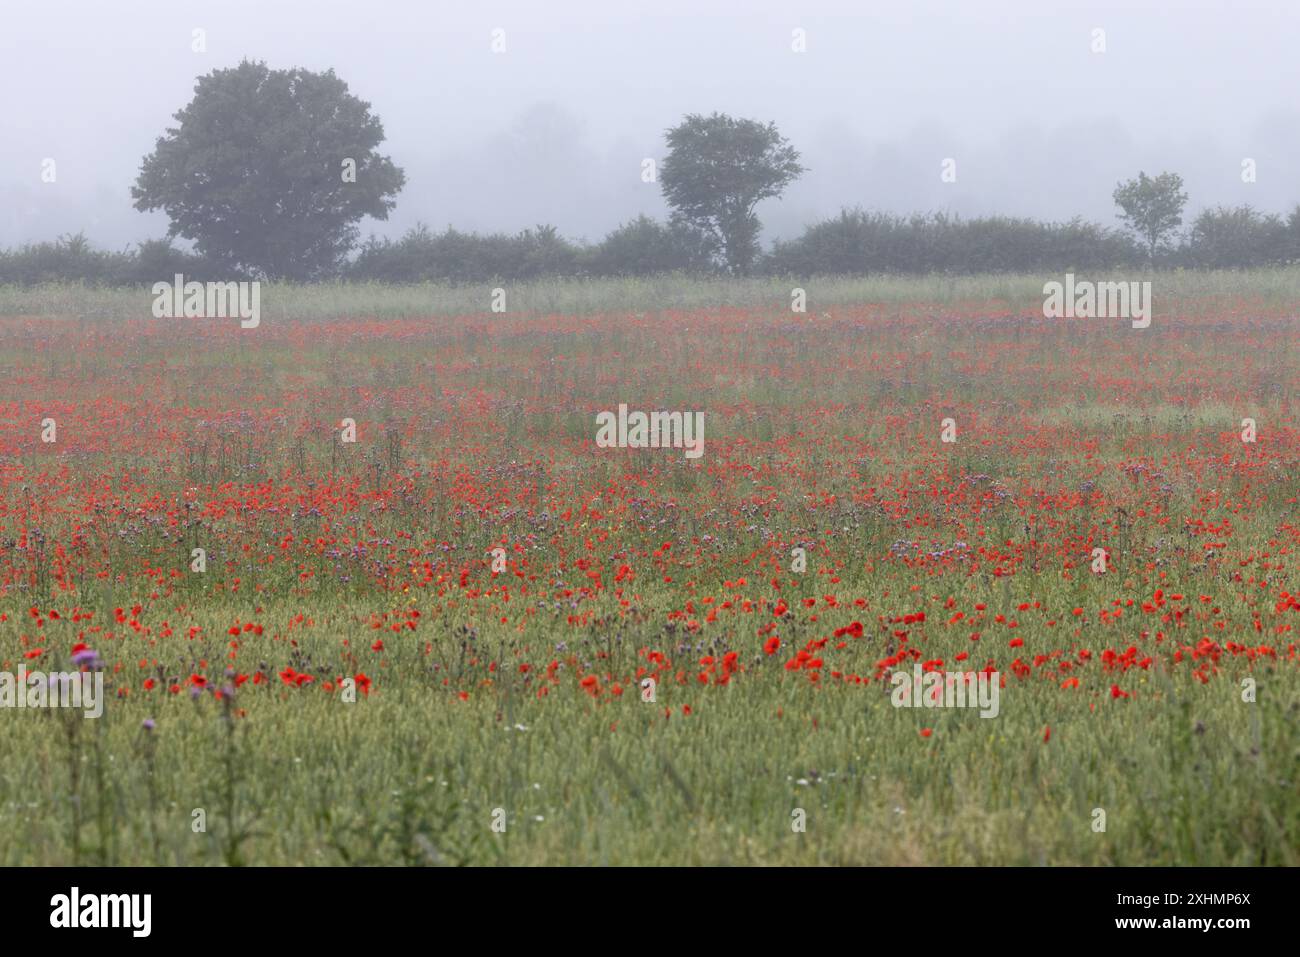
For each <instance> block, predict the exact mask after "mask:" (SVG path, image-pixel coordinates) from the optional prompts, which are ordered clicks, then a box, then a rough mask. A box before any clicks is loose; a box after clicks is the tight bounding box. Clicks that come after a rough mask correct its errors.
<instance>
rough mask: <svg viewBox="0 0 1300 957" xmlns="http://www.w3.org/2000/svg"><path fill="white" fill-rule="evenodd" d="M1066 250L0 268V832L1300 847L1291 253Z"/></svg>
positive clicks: (666, 848)
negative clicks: (728, 260) (173, 269)
mask: <svg viewBox="0 0 1300 957" xmlns="http://www.w3.org/2000/svg"><path fill="white" fill-rule="evenodd" d="M1059 278H1060V277H1057V276H981V277H967V278H958V277H930V278H923V279H894V278H879V279H808V280H804V281H791V282H780V281H777V280H772V279H761V280H733V281H722V280H715V281H703V280H686V279H680V278H672V277H668V278H663V279H653V280H628V281H599V282H597V281H592V282H539V283H534V284H527V285H522V286H511V287H508V288H507V289H506V297H507V298H506V303H507V310H506V312H504V313H500V314H497V313H492V312H491V311H489V303H490V301H491V290H490V289H489V288H488V287H486V286H484V287H468V286H467V287H438V286H410V287H384V286H372V285H355V286H348V285H337V286H329V285H326V286H278V285H268V286H265V287H264V288H263V290H262V295H261V301H262V304H263V315H262V319H261V324H260V326H259V327H258V328H256V329H241V328H240V325H239V322H238V320H222V319H203V320H184V319H155V318H153V317H152V316H151V314H150V309H149V304H150V296H149V293H148V290H147V289H141V290H112V289H95V288H90V287H81V286H43V287H34V288H19V287H0V671H8V672H15V671H16V670H17V669H18V668H19V667H20V666H21V667H26V668H28V669H39V670H42V671H45V672H54V671H60V670H75V669H77V668H84V669H100V670H102V673H103V675H104V678H105V688H106V693H107V695H108V701H107V703H106V705H105V708H104V714H103V716H102V717H100V718H98V719H92V720H87V719H84V718H83V717H82V716H81V714H80V713H79V712H70V711H62V710H39V709H12V708H0V722H2V723H3V725H2V727H0V757H2V758H3V760H0V864H4V865H27V864H74V863H78V864H158V865H175V864H184V865H223V864H224V865H258V864H293V865H326V864H330V865H342V864H409V865H467V864H468V865H497V864H509V865H537V864H615V865H624V864H651V865H681V864H763V865H766V864H880V865H921V864H982V865H985V864H1032V865H1042V864H1087V865H1109V864H1118V865H1156V864H1203V865H1256V864H1265V865H1294V864H1297V863H1300V656H1298V654H1297V640H1298V639H1297V631H1296V628H1297V625H1300V574H1298V571H1300V421H1298V420H1297V406H1296V400H1297V394H1296V389H1297V383H1300V318H1297V317H1300V269H1296V268H1288V269H1277V270H1268V271H1260V272H1244V273H1160V274H1156V275H1154V276H1152V277H1149V278H1151V279H1152V280H1153V282H1154V284H1155V285H1154V294H1155V314H1154V318H1153V321H1152V323H1151V326H1150V327H1149V328H1146V329H1133V328H1131V326H1130V324H1129V323H1128V321H1127V320H1111V319H1107V320H1101V319H1069V320H1049V319H1045V318H1043V316H1042V285H1043V283H1044V282H1045V281H1047V280H1049V279H1059ZM794 286H799V287H801V288H803V289H804V290H805V291H806V293H807V300H808V307H807V312H806V313H795V312H792V311H791V306H790V303H791V290H792V288H793V287H794ZM621 403H624V404H627V405H628V406H629V407H631V408H634V409H647V410H679V411H685V410H698V411H700V412H702V414H703V419H704V423H705V446H704V452H703V454H702V456H701V457H700V458H698V459H690V458H688V457H686V456H685V455H684V454H683V452H682V450H680V449H671V448H669V449H609V448H599V447H597V445H596V442H595V437H596V425H595V423H596V416H597V415H598V413H600V412H602V411H608V410H613V409H617V408H618V406H619V405H620V404H621ZM1246 419H1250V420H1252V422H1253V425H1254V429H1253V434H1251V435H1250V436H1249V438H1250V439H1253V441H1246V440H1244V439H1243V433H1244V432H1245V426H1244V423H1243V420H1246ZM344 420H351V421H352V422H354V423H355V441H345V439H347V438H350V437H351V436H350V434H349V433H348V432H347V431H346V430H345V428H344V425H343V423H344ZM50 422H52V423H53V424H54V431H53V433H51V431H50V428H49V423H50ZM947 423H951V424H950V425H948V424H947ZM945 431H946V432H947V436H948V437H950V438H954V439H955V441H944V437H945ZM51 437H52V440H50V439H51ZM494 549H501V550H502V551H497V552H494ZM1098 549H1100V550H1101V552H1102V559H1101V564H1100V566H1099V564H1098V558H1097V554H1098V553H1097V550H1098ZM196 550H201V551H196ZM196 556H201V560H198V559H196ZM502 557H503V558H504V561H502ZM74 656H75V658H74ZM917 665H920V666H921V668H922V669H923V670H924V671H925V672H926V673H947V674H951V673H955V672H978V673H981V674H986V675H993V676H994V677H995V680H996V681H997V683H998V687H999V690H1000V708H999V711H998V714H997V716H996V717H992V718H981V717H980V715H979V713H978V712H976V711H974V710H971V709H965V710H962V709H946V708H898V707H895V706H894V704H893V701H892V696H891V691H892V682H891V676H892V675H893V674H894V673H895V672H905V673H908V674H911V673H912V671H913V668H914V667H915V666H917ZM647 677H651V678H653V679H654V680H655V686H654V701H653V702H650V701H645V700H642V691H641V686H642V683H643V682H644V680H645V679H646V678H647Z"/></svg>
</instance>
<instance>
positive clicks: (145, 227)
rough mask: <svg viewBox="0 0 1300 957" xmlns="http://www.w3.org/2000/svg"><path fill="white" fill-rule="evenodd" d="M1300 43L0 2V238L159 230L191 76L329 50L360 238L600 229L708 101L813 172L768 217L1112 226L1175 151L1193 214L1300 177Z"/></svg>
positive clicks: (796, 13) (1164, 6) (855, 25)
mask: <svg viewBox="0 0 1300 957" xmlns="http://www.w3.org/2000/svg"><path fill="white" fill-rule="evenodd" d="M128 7H129V12H130V15H129V16H127V15H125V14H124V13H123V11H124V10H125V9H127V8H128ZM1049 8H1050V12H1049ZM920 24H924V28H923V29H918V25H920ZM195 29H201V30H203V31H205V40H206V52H202V53H198V52H194V51H193V50H192V49H191V47H192V44H193V31H194V30H195ZM494 29H501V30H504V31H505V34H504V36H505V47H506V48H505V51H504V52H502V53H494V52H493V51H492V49H491V43H492V31H493V30H494ZM797 29H798V30H803V31H805V36H806V51H805V52H803V53H796V52H794V51H793V50H792V37H793V36H794V33H793V31H795V30H797ZM1096 29H1101V30H1104V31H1105V46H1106V49H1105V52H1104V53H1096V52H1093V49H1092V48H1093V46H1094V43H1095V40H1094V30H1096ZM1298 39H1300V5H1298V4H1296V3H1294V2H1290V0H1232V2H1206V0H1182V2H1142V0H1126V2H1089V3H1083V2H1056V3H1050V4H1044V3H1043V2H1041V0H998V2H983V3H971V2H964V0H924V2H915V3H913V2H908V3H903V2H896V0H895V2H880V0H871V2H862V0H845V2H823V3H815V2H806V3H797V2H770V0H762V2H752V3H744V4H739V3H701V2H699V0H695V2H675V0H666V2H656V3H653V4H651V3H628V4H618V5H611V4H606V3H598V2H586V3H565V4H562V5H560V4H539V3H490V4H473V5H470V4H464V5H462V4H452V3H443V2H429V3H423V2H418V3H417V2H411V0H371V2H367V3H353V2H344V0H321V2H317V3H313V4H311V5H310V7H309V8H308V7H306V6H303V5H293V6H290V5H288V4H271V3H267V2H254V0H222V2H176V0H135V2H132V3H130V4H117V3H100V4H88V3H74V2H67V0H43V2H41V3H36V4H20V3H18V2H16V0H0V49H2V50H3V55H0V88H3V90H4V91H5V103H4V120H3V122H4V129H3V135H2V136H0V245H3V246H8V245H13V244H19V243H23V242H29V241H40V240H48V239H53V238H54V237H56V236H57V235H59V234H62V233H69V232H76V231H79V230H84V231H85V232H86V234H87V236H88V237H89V238H90V239H91V240H92V241H93V242H94V243H96V244H98V245H101V246H106V247H109V248H120V247H122V246H124V245H126V244H128V243H133V242H136V241H140V240H144V239H147V238H150V237H157V236H161V235H163V234H164V233H165V231H166V228H167V220H166V218H165V216H164V215H163V214H162V213H154V214H147V215H146V214H141V213H139V212H136V211H135V210H134V209H132V207H131V201H130V197H129V193H128V190H129V187H130V185H131V183H132V181H133V180H134V178H135V176H136V174H137V172H138V170H139V165H140V161H141V158H142V157H143V156H144V155H145V154H146V153H148V152H149V151H151V150H152V149H153V146H154V141H155V139H156V138H157V137H158V136H159V135H160V134H161V133H162V131H163V129H164V128H165V127H166V126H167V125H168V124H169V123H170V122H171V115H172V114H173V113H174V112H175V111H177V110H179V109H180V108H181V107H183V106H184V105H185V104H186V103H187V102H188V101H189V99H190V97H191V95H192V93H193V85H194V80H195V78H196V77H197V76H198V75H200V74H203V73H207V72H208V71H210V70H213V69H215V68H220V67H227V66H233V65H235V64H237V63H238V62H239V61H240V60H241V59H243V58H251V59H260V60H265V61H266V62H267V63H268V64H269V65H270V66H271V67H273V68H287V67H291V66H303V67H307V68H310V69H316V70H323V69H327V68H330V67H332V68H334V69H335V70H336V71H337V72H338V74H339V75H340V76H341V77H342V78H343V79H344V80H345V81H346V82H347V83H348V84H349V86H350V88H351V90H352V92H353V93H355V94H356V95H358V96H360V97H361V98H362V99H365V100H367V101H369V102H370V103H371V104H372V106H373V109H374V111H375V112H376V113H377V115H378V116H379V117H380V118H381V119H382V121H383V123H384V127H385V132H386V134H387V140H386V142H385V143H384V144H383V146H382V151H383V152H385V153H387V154H388V155H390V156H392V158H393V160H394V161H395V162H396V163H398V165H400V166H402V167H403V168H404V169H405V171H406V174H407V185H406V188H405V189H404V190H403V191H402V193H401V194H400V195H399V196H398V197H397V207H396V209H395V211H394V212H393V214H392V216H391V217H390V219H389V220H388V221H387V222H383V223H375V222H366V223H363V225H362V230H363V234H365V233H368V232H372V231H373V232H375V233H378V234H380V235H396V234H399V233H401V232H403V231H405V230H406V229H407V228H409V227H411V226H412V225H414V224H415V223H417V222H420V221H423V222H426V223H428V224H429V225H431V226H433V227H435V228H437V229H441V228H443V227H445V226H447V225H455V226H456V227H457V228H460V229H467V230H484V231H486V230H502V231H511V232H513V231H516V230H519V229H522V228H524V227H527V226H531V225H534V224H537V223H551V224H554V225H555V226H556V227H558V229H559V230H560V232H561V233H562V234H564V235H565V236H568V237H571V238H575V239H581V238H587V239H591V240H595V239H599V238H600V237H601V236H602V235H604V233H606V232H607V231H608V230H610V229H611V228H613V227H614V226H616V225H618V224H619V223H620V222H621V221H624V220H627V219H629V218H631V217H633V216H635V215H636V214H638V213H641V212H645V213H648V214H650V215H653V216H657V217H661V216H663V215H664V213H665V207H664V203H663V199H662V197H661V195H660V190H659V188H658V186H657V185H656V184H647V183H643V182H642V181H641V178H640V175H639V174H640V164H641V160H642V159H643V158H645V157H661V156H662V155H663V151H664V147H663V139H662V134H663V131H664V130H665V129H666V128H667V127H668V126H670V125H671V124H673V123H675V122H677V121H678V120H679V119H680V118H681V117H682V115H684V114H686V113H689V112H704V113H708V112H712V111H714V110H720V111H724V112H729V113H732V114H735V115H741V116H750V117H754V118H756V119H761V120H763V121H768V120H771V121H775V122H776V123H777V125H778V126H779V127H780V129H781V131H782V133H783V134H784V135H786V136H787V137H789V139H790V141H791V142H792V143H793V144H794V145H795V146H796V147H797V148H798V149H799V150H800V151H801V153H802V155H803V161H804V163H805V164H806V165H807V167H808V169H809V172H808V173H807V174H806V175H805V176H804V177H803V178H802V179H800V180H799V181H797V182H796V183H794V184H793V185H792V186H791V187H790V189H789V190H788V191H787V193H786V195H785V197H784V198H783V199H782V200H780V201H768V202H766V203H765V204H764V205H763V206H762V207H760V209H759V211H758V212H759V215H760V218H761V219H762V221H763V225H764V230H765V237H766V239H768V240H770V239H772V238H775V237H785V238H789V237H792V236H794V235H796V234H797V233H798V232H799V230H800V229H801V227H802V226H804V225H805V224H808V223H810V222H813V221H814V220H817V219H820V218H824V217H827V216H830V215H833V214H834V213H835V212H837V211H838V209H839V208H840V207H842V206H851V205H855V204H861V205H863V206H865V207H868V208H871V209H882V210H887V211H891V212H899V213H904V212H910V211H914V210H949V211H952V212H956V213H960V214H963V215H978V214H988V213H1004V214H1009V215H1021V216H1032V217H1036V218H1040V219H1068V218H1070V217H1072V216H1074V215H1082V216H1085V217H1087V218H1090V219H1094V220H1097V221H1099V222H1102V223H1104V224H1106V225H1111V224H1113V223H1114V204H1113V202H1112V199H1111V192H1112V190H1113V189H1114V187H1115V184H1116V182H1117V181H1119V180H1120V179H1121V178H1125V177H1128V176H1131V175H1133V173H1134V171H1136V170H1137V169H1145V170H1148V171H1150V172H1156V171H1158V170H1160V169H1166V168H1168V169H1176V170H1177V171H1179V172H1180V173H1181V174H1182V176H1183V179H1184V181H1185V183H1186V186H1187V191H1188V193H1189V194H1190V196H1191V202H1190V206H1189V212H1191V214H1192V215H1194V214H1195V212H1196V211H1197V210H1199V209H1201V208H1203V207H1205V206H1211V205H1216V204H1229V205H1237V204H1242V203H1250V204H1252V205H1254V206H1256V207H1257V208H1260V209H1263V210H1267V211H1279V212H1280V211H1282V210H1284V209H1285V208H1287V207H1289V206H1290V205H1292V204H1294V203H1295V202H1296V201H1297V200H1300V175H1297V173H1298V172H1300V169H1298V166H1300V163H1298V160H1297V157H1300V109H1298V108H1297V106H1296V100H1295V93H1296V90H1297V89H1300V60H1298V59H1297V57H1296V56H1295V50H1296V44H1297V40H1298ZM46 158H54V159H55V160H56V161H57V163H58V170H59V175H58V180H57V183H53V184H51V183H43V182H42V181H41V164H42V161H43V160H44V159H46ZM946 158H953V159H955V160H956V162H957V170H958V177H957V181H956V182H955V183H944V182H941V180H940V176H939V173H940V165H941V163H942V162H943V160H944V159H946ZM1245 158H1251V159H1253V160H1255V162H1256V164H1257V169H1258V174H1257V181H1256V182H1254V183H1243V182H1242V177H1241V175H1240V170H1241V163H1242V160H1243V159H1245Z"/></svg>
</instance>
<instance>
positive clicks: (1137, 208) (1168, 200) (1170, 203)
mask: <svg viewBox="0 0 1300 957" xmlns="http://www.w3.org/2000/svg"><path fill="white" fill-rule="evenodd" d="M1112 198H1113V199H1114V200H1115V205H1116V206H1118V207H1119V209H1120V219H1121V220H1122V221H1123V223H1124V225H1126V226H1127V227H1128V228H1129V229H1130V230H1132V231H1133V232H1134V233H1136V234H1137V235H1138V236H1139V237H1140V238H1141V239H1142V241H1143V242H1144V243H1146V246H1147V255H1148V256H1149V257H1150V259H1151V262H1153V263H1154V262H1155V259H1156V253H1157V251H1159V249H1160V247H1161V245H1163V244H1164V242H1165V240H1166V239H1167V237H1168V236H1169V235H1170V234H1172V233H1173V231H1174V230H1175V229H1176V228H1177V227H1179V226H1181V225H1182V224H1183V208H1184V207H1185V206H1186V205H1187V194H1186V193H1184V192H1183V178H1182V177H1181V176H1179V175H1178V174H1177V173H1161V174H1160V175H1159V176H1155V177H1151V176H1148V175H1147V174H1146V173H1138V175H1137V179H1131V180H1129V181H1128V182H1126V183H1120V184H1119V185H1117V186H1116V187H1115V192H1114V194H1113V197H1112Z"/></svg>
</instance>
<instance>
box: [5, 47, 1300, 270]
mask: <svg viewBox="0 0 1300 957" xmlns="http://www.w3.org/2000/svg"><path fill="white" fill-rule="evenodd" d="M175 119H176V121H177V125H176V126H174V127H169V128H168V129H167V130H166V131H165V135H163V136H161V137H159V138H158V140H157V142H156V144H155V147H154V150H153V152H152V153H150V154H149V155H147V156H146V157H145V158H144V160H143V161H142V163H141V167H140V173H139V176H138V177H137V179H136V182H135V184H134V186H133V187H132V189H131V195H132V198H133V200H134V202H135V206H136V208H138V209H140V210H142V211H143V210H156V209H161V210H163V211H164V212H166V214H167V216H168V219H169V220H170V227H169V229H168V233H167V237H166V238H165V239H159V240H153V241H150V242H146V243H141V244H139V245H138V246H136V247H135V248H133V249H127V250H123V251H120V252H106V251H103V250H97V249H95V248H93V247H92V246H91V244H90V243H89V241H88V240H87V239H86V237H85V236H84V235H82V234H77V235H75V236H68V237H63V238H60V239H58V240H56V241H53V242H43V243H35V244H29V245H26V246H23V247H21V248H18V249H11V250H0V283H19V284H34V283H41V282H52V281H69V280H71V281H84V282H88V283H99V284H113V285H121V284H137V283H154V282H158V281H171V279H172V278H173V277H174V276H175V274H177V273H181V274H183V275H184V276H185V277H186V279H187V280H189V279H195V280H199V281H205V280H209V279H215V280H229V279H231V278H235V277H238V278H267V279H285V280H294V281H301V282H310V281H316V280H322V279H342V280H346V281H377V282H392V283H419V282H450V283H469V282H487V281H493V280H497V281H511V280H516V281H517V280H527V279H535V278H539V277H544V276H556V277H575V278H577V277H587V276H591V277H600V276H645V275H653V274H658V273H670V272H676V273H688V274H697V275H709V274H726V275H738V276H744V275H751V274H761V275H782V276H809V275H871V274H878V273H891V274H921V273H934V272H938V273H986V272H1042V271H1051V272H1061V271H1068V270H1087V269H1105V268H1118V267H1136V266H1156V267H1180V266H1181V267H1189V268H1199V267H1211V268H1242V267H1251V266H1270V265H1277V264H1281V263H1289V262H1296V261H1300V206H1297V207H1296V209H1295V210H1294V211H1293V212H1292V213H1291V214H1290V216H1289V217H1287V218H1286V219H1283V218H1282V217H1280V216H1277V215H1273V214H1268V213H1261V212H1259V211H1257V210H1255V209H1253V208H1251V207H1249V206H1238V207H1232V208H1225V207H1216V208H1213V209H1207V210H1204V211H1203V212H1201V213H1200V214H1199V215H1198V216H1197V217H1196V218H1195V219H1194V220H1193V221H1192V223H1191V225H1190V227H1188V228H1187V229H1185V230H1181V229H1180V227H1182V226H1183V211H1184V209H1185V208H1186V205H1187V194H1186V193H1185V192H1184V191H1183V183H1182V180H1181V178H1179V176H1178V175H1177V174H1176V173H1170V172H1164V173H1160V174H1158V175H1156V176H1154V177H1148V176H1147V175H1146V173H1145V172H1143V173H1139V174H1138V176H1137V177H1135V178H1134V179H1132V180H1129V181H1127V182H1123V183H1120V184H1118V185H1117V186H1116V188H1115V192H1114V199H1115V204H1116V206H1117V208H1118V209H1119V213H1120V221H1121V222H1122V224H1123V228H1122V229H1109V228H1106V227H1103V226H1101V225H1098V224H1096V223H1090V222H1085V221H1083V220H1081V219H1073V220H1070V221H1069V222H1065V223H1044V222H1038V221H1035V220H1031V219H1016V218H1009V217H1005V216H986V217H975V218H970V219H964V218H962V217H960V216H954V215H949V214H945V213H923V214H922V213H919V214H914V215H911V216H899V215H893V214H889V213H882V212H870V211H867V210H863V209H860V208H853V209H845V210H843V211H842V212H841V213H840V214H839V215H838V216H835V217H833V218H831V219H827V220H824V221H823V222H819V223H815V224H813V225H811V226H808V227H807V228H805V230H804V232H803V234H802V235H801V236H798V237H796V238H794V239H789V240H785V241H778V242H776V243H775V244H773V246H772V248H771V249H770V250H764V249H763V248H762V246H761V244H760V242H759V236H760V235H761V223H760V222H759V219H758V216H757V215H756V213H755V208H756V206H757V205H758V204H759V203H760V202H762V201H764V200H769V199H777V198H779V197H780V196H781V194H782V192H783V191H784V190H785V188H786V186H788V185H789V184H790V183H791V182H793V181H794V180H796V179H798V178H799V177H800V176H801V175H802V174H803V173H805V172H807V170H806V169H805V167H804V166H803V165H802V164H801V163H800V156H799V153H798V151H797V150H796V149H794V147H793V146H791V145H790V143H789V142H787V141H786V139H785V138H784V137H782V136H781V134H780V132H779V131H778V130H777V128H776V126H775V125H774V124H772V123H766V124H764V123H761V122H758V121H756V120H751V119H736V118H733V117H731V116H727V115H726V114H723V113H713V114H710V115H707V116H706V115H703V114H696V113H692V114H689V115H687V116H686V117H684V118H683V119H682V121H681V122H680V123H678V124H677V125H676V126H674V127H672V128H671V129H669V130H667V131H666V132H665V137H664V138H665V143H666V146H667V149H666V153H665V156H664V158H663V161H662V164H661V165H660V167H659V169H658V170H657V171H656V174H655V175H657V179H658V182H659V184H660V188H661V190H662V192H663V196H664V200H665V202H666V203H667V205H668V207H669V209H670V210H671V215H670V217H669V219H668V221H667V222H659V221H656V220H654V219H651V218H649V217H647V216H638V217H637V218H636V219H633V220H632V221H630V222H626V223H623V224H622V225H620V226H619V227H618V228H616V229H615V230H613V231H612V232H610V233H609V234H608V235H607V236H605V237H604V238H603V239H601V240H600V241H599V242H595V243H575V242H573V241H571V240H568V239H566V238H564V237H563V236H561V235H560V234H559V232H558V231H557V229H556V228H555V227H554V226H549V225H539V226H536V227H534V228H531V229H525V230H523V231H522V232H519V233H514V234H504V233H490V234H479V233H466V232H461V231H459V230H456V229H451V228H448V229H447V230H446V231H445V232H441V233H439V232H434V231H432V230H430V229H429V228H428V227H426V226H417V227H416V228H414V229H412V230H410V231H408V232H407V233H406V234H405V235H404V236H402V237H401V238H400V239H395V240H394V239H376V238H373V237H372V238H371V239H369V240H368V241H366V242H365V243H362V244H360V246H358V245H357V240H358V238H359V229H358V226H357V223H358V222H359V221H360V220H362V219H363V218H365V217H367V216H369V217H373V218H375V219H381V220H382V219H387V217H388V213H389V211H390V210H391V209H392V208H393V206H394V205H395V200H394V198H393V197H394V196H396V194H397V193H398V192H400V191H401V189H402V186H403V184H404V183H405V181H406V174H405V173H404V171H403V170H402V169H400V168H399V167H397V166H396V165H395V164H394V163H393V162H392V160H391V159H389V157H387V156H384V155H381V154H380V153H379V152H378V147H379V145H380V144H381V143H382V142H383V140H384V129H383V125H382V123H381V122H380V121H379V118H378V117H377V116H375V115H373V114H372V113H371V112H370V104H368V103H366V102H364V101H362V100H359V99H357V98H356V97H355V96H353V95H352V94H351V93H349V92H348V87H347V84H346V83H345V82H344V81H343V80H341V79H340V78H339V77H337V76H336V75H335V74H334V72H333V71H332V70H327V71H325V72H324V73H314V72H311V71H308V70H302V69H293V70H272V69H270V68H268V67H267V66H266V64H264V63H255V62H249V61H244V62H243V63H241V64H239V66H237V67H232V68H229V69H221V70H214V71H212V72H211V73H209V74H207V75H205V76H202V77H199V79H198V82H197V84H196V86H195V88H194V97H193V99H192V100H191V101H190V103H189V104H187V105H186V106H185V107H184V109H182V110H181V111H179V112H178V113H176V114H175ZM647 162H652V161H647ZM643 174H644V171H643ZM178 238H180V239H185V240H188V241H189V242H190V243H191V244H192V246H193V252H188V251H185V250H182V249H178V248H177V247H176V246H175V245H173V243H174V241H175V240H176V239H178Z"/></svg>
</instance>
